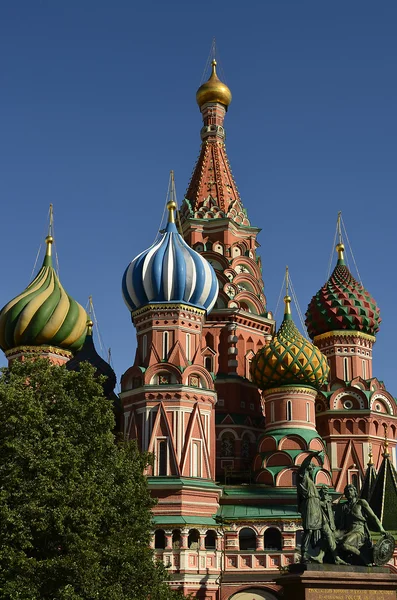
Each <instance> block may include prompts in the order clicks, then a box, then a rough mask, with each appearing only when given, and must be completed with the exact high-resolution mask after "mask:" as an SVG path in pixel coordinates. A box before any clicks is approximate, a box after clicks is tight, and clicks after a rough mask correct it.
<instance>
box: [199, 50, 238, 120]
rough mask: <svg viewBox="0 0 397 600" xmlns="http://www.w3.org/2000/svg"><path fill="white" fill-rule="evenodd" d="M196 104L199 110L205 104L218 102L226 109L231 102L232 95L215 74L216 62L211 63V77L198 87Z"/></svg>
mask: <svg viewBox="0 0 397 600" xmlns="http://www.w3.org/2000/svg"><path fill="white" fill-rule="evenodd" d="M196 100H197V104H198V105H199V107H200V108H201V107H202V106H203V105H204V104H206V103H207V102H219V103H220V104H223V105H224V106H225V107H226V110H227V107H228V106H229V104H230V103H231V101H232V93H231V91H230V89H229V88H228V87H227V85H226V84H225V83H222V81H221V80H220V79H219V77H218V75H217V74H216V60H215V59H214V60H213V61H212V73H211V77H210V78H209V79H208V81H206V82H205V83H203V85H201V86H200V87H199V89H198V90H197V93H196Z"/></svg>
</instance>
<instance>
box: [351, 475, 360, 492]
mask: <svg viewBox="0 0 397 600" xmlns="http://www.w3.org/2000/svg"><path fill="white" fill-rule="evenodd" d="M351 482H352V485H354V487H355V488H356V490H357V491H358V492H359V491H360V488H359V485H358V474H357V473H352V476H351Z"/></svg>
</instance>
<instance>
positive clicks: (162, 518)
mask: <svg viewBox="0 0 397 600" xmlns="http://www.w3.org/2000/svg"><path fill="white" fill-rule="evenodd" d="M153 523H154V524H155V525H211V526H215V525H217V523H216V521H215V519H214V518H213V517H182V516H181V515H175V516H174V515H155V516H154V517H153Z"/></svg>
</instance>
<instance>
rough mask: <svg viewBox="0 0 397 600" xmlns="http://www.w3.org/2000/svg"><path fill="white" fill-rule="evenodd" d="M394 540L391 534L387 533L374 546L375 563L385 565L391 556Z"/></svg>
mask: <svg viewBox="0 0 397 600" xmlns="http://www.w3.org/2000/svg"><path fill="white" fill-rule="evenodd" d="M394 546H395V540H394V537H393V536H392V535H390V534H389V533H387V534H386V535H384V536H383V537H382V538H381V539H380V540H379V541H378V542H377V543H376V544H375V546H374V563H375V565H378V566H381V565H385V564H386V563H387V562H389V560H390V559H391V557H392V556H393V552H394Z"/></svg>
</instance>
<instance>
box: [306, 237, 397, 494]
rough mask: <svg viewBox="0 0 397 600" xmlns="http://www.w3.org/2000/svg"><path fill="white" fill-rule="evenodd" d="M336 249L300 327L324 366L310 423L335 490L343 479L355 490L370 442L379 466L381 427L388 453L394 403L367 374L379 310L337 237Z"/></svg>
mask: <svg viewBox="0 0 397 600" xmlns="http://www.w3.org/2000/svg"><path fill="white" fill-rule="evenodd" d="M336 250H337V252H338V261H337V264H336V267H335V269H334V271H333V273H332V275H331V277H330V278H329V280H328V281H327V282H326V283H325V284H324V286H323V287H322V288H321V289H320V290H319V292H317V294H316V295H315V296H314V297H313V298H312V300H311V302H310V304H309V307H308V310H307V313H306V325H307V329H308V333H309V335H310V337H311V338H312V339H313V342H314V344H316V346H318V348H320V350H321V351H322V352H323V353H324V354H325V356H326V357H327V359H328V362H329V365H330V376H329V379H328V385H327V386H326V388H325V389H324V388H323V391H322V392H321V393H320V394H319V395H318V396H317V399H316V421H317V429H318V431H319V433H320V434H321V435H322V437H323V438H324V439H325V441H326V442H327V451H328V455H329V457H330V461H331V468H332V474H333V482H334V486H335V489H336V490H337V491H339V492H340V491H343V488H344V486H345V485H346V484H347V483H351V484H353V485H355V486H356V487H357V488H358V489H360V487H361V485H362V483H363V481H364V478H365V471H366V464H367V462H368V458H369V452H370V444H372V450H373V456H374V463H375V467H376V468H377V469H378V468H379V466H380V464H381V462H382V447H383V431H384V427H385V426H386V427H387V428H388V431H389V434H390V438H389V442H390V446H391V448H392V449H393V450H392V451H393V452H394V448H395V446H396V440H395V438H396V431H397V406H396V402H395V400H394V398H393V396H392V395H391V394H390V393H389V392H387V390H386V388H385V385H384V383H383V382H381V381H379V380H378V379H377V378H376V377H374V376H373V373H372V348H373V345H374V343H375V341H376V338H375V335H376V333H377V332H378V330H379V324H380V315H379V308H378V306H377V304H376V302H375V300H374V299H373V298H372V297H371V296H370V294H369V293H368V292H367V291H366V290H365V289H364V287H363V286H362V285H361V283H359V282H358V281H356V279H355V278H354V277H353V276H352V275H351V273H350V271H349V269H348V267H347V266H346V264H345V259H344V246H343V244H342V242H341V237H340V240H339V244H338V245H337V247H336ZM394 458H395V454H394ZM371 462H372V461H371Z"/></svg>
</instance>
